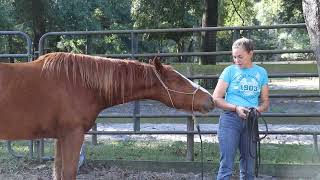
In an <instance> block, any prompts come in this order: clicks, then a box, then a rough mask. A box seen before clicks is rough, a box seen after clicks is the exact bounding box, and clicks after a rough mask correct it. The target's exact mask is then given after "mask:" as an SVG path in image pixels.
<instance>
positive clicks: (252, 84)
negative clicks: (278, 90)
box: [220, 64, 268, 107]
mask: <svg viewBox="0 0 320 180" xmlns="http://www.w3.org/2000/svg"><path fill="white" fill-rule="evenodd" d="M220 79H222V80H223V81H225V82H226V83H228V88H227V90H226V95H225V100H226V101H227V102H228V103H231V104H234V105H238V106H244V107H257V106H258V105H259V96H260V93H261V89H262V87H263V86H265V85H267V84H268V73H267V71H266V70H265V69H264V68H263V67H261V66H258V65H255V64H253V66H252V67H251V68H242V69H241V68H239V66H238V65H230V66H228V67H226V68H225V69H224V70H223V72H222V73H221V75H220Z"/></svg>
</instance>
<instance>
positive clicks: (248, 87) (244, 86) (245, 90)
mask: <svg viewBox="0 0 320 180" xmlns="http://www.w3.org/2000/svg"><path fill="white" fill-rule="evenodd" d="M259 77H260V76H259V74H258V73H257V75H256V77H255V76H252V75H248V74H241V75H239V76H238V77H237V78H236V79H237V81H238V82H239V83H238V84H239V86H238V87H235V89H238V90H239V92H240V95H241V96H242V97H246V98H253V97H257V96H259V94H260V85H259V81H258V79H259Z"/></svg>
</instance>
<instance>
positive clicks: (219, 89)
mask: <svg viewBox="0 0 320 180" xmlns="http://www.w3.org/2000/svg"><path fill="white" fill-rule="evenodd" d="M228 86H229V85H228V83H226V82H225V81H223V80H222V79H219V81H218V83H217V86H216V88H215V89H214V92H213V99H214V100H215V101H216V106H217V107H218V108H221V109H224V110H228V111H235V112H237V113H238V115H239V116H240V117H242V118H245V117H246V113H245V112H247V111H249V110H248V109H246V108H244V107H241V106H236V105H234V104H230V103H228V102H226V101H225V100H224V95H225V94H226V90H227V88H228Z"/></svg>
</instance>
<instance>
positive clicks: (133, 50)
mask: <svg viewBox="0 0 320 180" xmlns="http://www.w3.org/2000/svg"><path fill="white" fill-rule="evenodd" d="M137 52H138V40H137V34H135V33H133V32H131V58H132V59H135V57H134V55H135V54H136V53H137ZM139 114H140V101H139V100H136V101H134V109H133V129H134V131H140V117H137V116H138V115H139Z"/></svg>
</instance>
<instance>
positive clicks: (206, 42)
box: [200, 0, 218, 65]
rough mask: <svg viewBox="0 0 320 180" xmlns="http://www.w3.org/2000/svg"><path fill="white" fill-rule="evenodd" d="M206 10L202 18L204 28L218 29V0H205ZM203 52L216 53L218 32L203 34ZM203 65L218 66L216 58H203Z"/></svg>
mask: <svg viewBox="0 0 320 180" xmlns="http://www.w3.org/2000/svg"><path fill="white" fill-rule="evenodd" d="M204 5H205V10H204V13H203V17H202V27H216V26H217V25H218V0H204ZM201 40H202V44H201V46H202V51H204V52H211V51H216V31H205V32H202V33H201ZM200 63H201V64H204V65H205V64H216V57H215V56H202V58H201V61H200Z"/></svg>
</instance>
